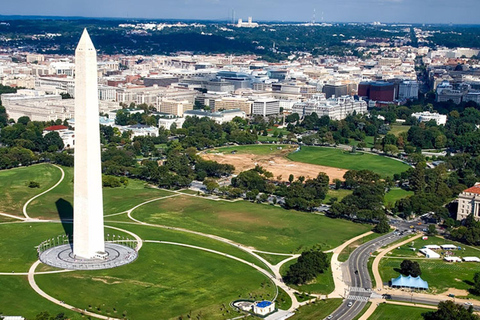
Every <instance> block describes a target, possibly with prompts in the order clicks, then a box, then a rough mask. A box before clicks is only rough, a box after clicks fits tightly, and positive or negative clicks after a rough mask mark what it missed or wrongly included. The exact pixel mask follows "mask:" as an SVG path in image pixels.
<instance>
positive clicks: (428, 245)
mask: <svg viewBox="0 0 480 320" xmlns="http://www.w3.org/2000/svg"><path fill="white" fill-rule="evenodd" d="M423 247H424V248H425V249H431V250H439V249H440V246H439V245H436V244H427V245H426V246H423Z"/></svg>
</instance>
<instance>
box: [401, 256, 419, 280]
mask: <svg viewBox="0 0 480 320" xmlns="http://www.w3.org/2000/svg"><path fill="white" fill-rule="evenodd" d="M400 273H401V274H403V275H405V276H408V275H410V276H412V277H418V276H419V275H421V274H422V271H421V270H420V265H419V264H418V262H417V261H412V260H407V259H405V260H403V261H402V263H401V264H400Z"/></svg>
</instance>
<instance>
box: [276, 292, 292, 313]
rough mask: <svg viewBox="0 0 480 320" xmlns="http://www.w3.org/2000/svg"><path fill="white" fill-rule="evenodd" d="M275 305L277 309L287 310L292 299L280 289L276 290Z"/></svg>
mask: <svg viewBox="0 0 480 320" xmlns="http://www.w3.org/2000/svg"><path fill="white" fill-rule="evenodd" d="M275 304H276V307H277V308H278V309H282V310H288V309H290V307H291V306H292V299H291V298H290V296H289V295H288V294H287V293H286V292H285V291H284V290H283V289H282V288H278V296H277V299H275Z"/></svg>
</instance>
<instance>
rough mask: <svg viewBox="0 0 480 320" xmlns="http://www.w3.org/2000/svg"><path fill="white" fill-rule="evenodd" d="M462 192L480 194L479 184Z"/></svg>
mask: <svg viewBox="0 0 480 320" xmlns="http://www.w3.org/2000/svg"><path fill="white" fill-rule="evenodd" d="M463 192H468V193H476V194H480V184H476V185H474V186H473V187H470V188H468V189H466V190H463Z"/></svg>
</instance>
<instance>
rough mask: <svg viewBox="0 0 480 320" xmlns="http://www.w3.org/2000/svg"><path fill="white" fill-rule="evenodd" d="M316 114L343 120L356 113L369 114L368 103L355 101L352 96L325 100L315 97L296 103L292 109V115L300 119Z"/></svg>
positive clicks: (321, 96)
mask: <svg viewBox="0 0 480 320" xmlns="http://www.w3.org/2000/svg"><path fill="white" fill-rule="evenodd" d="M314 112H315V113H316V114H317V115H318V117H322V116H329V117H330V118H331V119H334V120H342V119H345V118H346V117H347V116H348V115H349V114H352V113H354V112H356V113H360V114H364V113H367V103H366V102H365V101H363V100H355V99H354V98H353V97H352V96H341V97H338V98H330V99H325V95H315V96H314V97H313V98H312V99H310V100H307V101H305V102H299V103H295V104H294V105H293V107H292V113H298V115H299V116H300V117H304V116H307V115H311V114H312V113H314Z"/></svg>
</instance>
